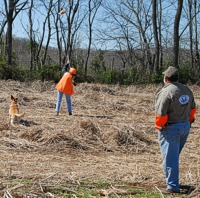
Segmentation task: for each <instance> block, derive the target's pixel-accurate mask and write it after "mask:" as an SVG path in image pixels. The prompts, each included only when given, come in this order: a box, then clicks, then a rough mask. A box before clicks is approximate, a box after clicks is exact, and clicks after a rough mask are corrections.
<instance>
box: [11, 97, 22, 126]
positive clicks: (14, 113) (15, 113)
mask: <svg viewBox="0 0 200 198" xmlns="http://www.w3.org/2000/svg"><path fill="white" fill-rule="evenodd" d="M17 101H18V98H15V97H14V96H12V95H11V105H10V109H9V122H10V124H11V125H12V126H15V125H14V122H15V121H19V118H21V117H22V116H24V113H21V114H19V105H18V104H17Z"/></svg>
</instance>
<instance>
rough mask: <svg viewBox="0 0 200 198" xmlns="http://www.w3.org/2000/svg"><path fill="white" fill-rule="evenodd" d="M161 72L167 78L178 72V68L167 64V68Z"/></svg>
mask: <svg viewBox="0 0 200 198" xmlns="http://www.w3.org/2000/svg"><path fill="white" fill-rule="evenodd" d="M162 74H164V75H165V76H167V77H168V78H170V77H172V76H174V75H176V74H178V69H177V68H176V67H172V66H169V67H168V68H167V70H165V71H164V72H163V73H162Z"/></svg>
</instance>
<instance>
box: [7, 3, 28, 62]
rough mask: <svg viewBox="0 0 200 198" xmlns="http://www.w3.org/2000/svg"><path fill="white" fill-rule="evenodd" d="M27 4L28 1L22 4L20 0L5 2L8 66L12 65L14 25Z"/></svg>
mask: <svg viewBox="0 0 200 198" xmlns="http://www.w3.org/2000/svg"><path fill="white" fill-rule="evenodd" d="M27 2H28V0H25V1H23V2H20V0H4V6H5V12H6V17H7V33H6V53H7V62H8V65H11V63H12V30H13V29H12V24H13V21H14V20H15V18H16V16H17V15H18V14H19V12H20V11H22V10H23V9H24V7H25V6H26V4H27Z"/></svg>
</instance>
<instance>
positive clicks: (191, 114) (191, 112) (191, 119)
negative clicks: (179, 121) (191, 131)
mask: <svg viewBox="0 0 200 198" xmlns="http://www.w3.org/2000/svg"><path fill="white" fill-rule="evenodd" d="M195 113H196V107H195V108H194V109H192V110H191V111H190V123H192V122H194V115H195Z"/></svg>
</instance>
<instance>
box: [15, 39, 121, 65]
mask: <svg viewBox="0 0 200 198" xmlns="http://www.w3.org/2000/svg"><path fill="white" fill-rule="evenodd" d="M13 50H14V52H15V53H16V55H17V60H18V62H19V63H25V64H29V62H30V49H29V40H28V39H23V38H14V39H13ZM98 53H99V51H96V50H91V54H90V59H89V64H90V63H91V61H93V60H94V59H95V57H96V56H97V54H98ZM103 53H104V62H105V66H106V67H107V68H110V67H111V66H113V68H115V69H119V68H122V67H123V62H122V59H121V58H120V56H119V54H118V53H117V52H116V51H103ZM76 54H77V56H78V57H79V58H81V59H83V60H84V61H85V59H86V55H87V49H77V51H76ZM48 55H49V56H50V57H51V59H52V60H53V61H54V62H55V63H58V50H57V49H56V48H53V47H49V50H48Z"/></svg>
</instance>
